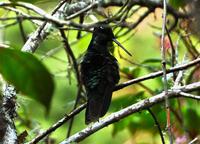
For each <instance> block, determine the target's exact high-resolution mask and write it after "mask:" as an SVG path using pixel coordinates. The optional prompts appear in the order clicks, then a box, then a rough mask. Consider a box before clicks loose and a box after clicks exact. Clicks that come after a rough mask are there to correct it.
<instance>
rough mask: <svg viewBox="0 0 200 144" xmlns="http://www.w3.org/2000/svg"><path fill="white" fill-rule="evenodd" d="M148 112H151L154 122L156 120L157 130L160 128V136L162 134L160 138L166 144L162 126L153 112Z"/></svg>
mask: <svg viewBox="0 0 200 144" xmlns="http://www.w3.org/2000/svg"><path fill="white" fill-rule="evenodd" d="M147 110H148V111H149V113H150V114H151V116H152V117H153V120H154V122H155V124H156V126H157V128H158V131H159V134H160V138H161V141H162V144H165V139H164V136H163V133H162V129H161V127H160V124H159V122H158V120H157V118H156V116H155V114H154V113H153V111H152V110H151V109H150V108H148V109H147Z"/></svg>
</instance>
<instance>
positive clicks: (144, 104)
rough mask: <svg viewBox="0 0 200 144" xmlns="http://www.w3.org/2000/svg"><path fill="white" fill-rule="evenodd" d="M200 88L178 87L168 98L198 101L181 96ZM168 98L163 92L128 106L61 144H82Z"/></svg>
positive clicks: (195, 85)
mask: <svg viewBox="0 0 200 144" xmlns="http://www.w3.org/2000/svg"><path fill="white" fill-rule="evenodd" d="M199 88H200V82H196V83H193V84H189V85H185V86H181V87H178V88H176V89H171V90H169V91H168V93H167V96H168V98H176V97H186V98H191V99H197V100H199V99H200V97H198V96H197V97H194V96H190V95H187V96H184V95H180V92H191V91H194V90H196V89H199ZM165 97H166V93H165V92H162V93H160V94H158V95H155V96H153V97H151V98H148V99H144V100H141V101H140V102H137V103H135V104H133V105H131V106H128V107H126V108H124V109H122V110H120V111H118V112H115V113H112V114H110V115H109V116H107V117H105V118H103V119H101V120H100V121H99V122H95V123H94V124H92V125H90V126H88V127H87V128H85V129H83V130H81V131H80V132H78V133H76V134H74V135H72V136H71V137H69V138H68V139H66V140H64V141H63V142H61V144H69V143H72V142H80V141H81V140H83V139H85V138H86V137H88V136H90V135H91V134H93V133H94V132H96V131H98V130H100V129H102V128H104V127H106V126H108V125H110V124H112V123H115V122H118V121H120V120H121V119H123V118H125V117H127V116H129V115H131V114H133V113H136V112H139V111H141V110H144V109H147V108H149V107H152V106H153V105H155V104H158V103H160V102H163V101H164V100H165Z"/></svg>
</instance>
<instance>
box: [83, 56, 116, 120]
mask: <svg viewBox="0 0 200 144" xmlns="http://www.w3.org/2000/svg"><path fill="white" fill-rule="evenodd" d="M81 76H82V81H83V84H84V85H85V88H86V91H87V97H88V104H87V107H86V124H88V123H90V122H93V121H97V120H98V119H99V118H100V117H102V116H104V115H105V114H106V112H107V110H108V108H109V105H110V102H111V97H112V92H113V89H114V87H115V84H116V83H118V81H119V72H118V64H117V60H116V59H115V58H114V57H113V56H112V55H110V54H109V55H100V54H92V53H87V54H86V55H85V57H84V60H83V62H82V63H81Z"/></svg>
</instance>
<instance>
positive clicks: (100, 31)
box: [92, 25, 131, 56]
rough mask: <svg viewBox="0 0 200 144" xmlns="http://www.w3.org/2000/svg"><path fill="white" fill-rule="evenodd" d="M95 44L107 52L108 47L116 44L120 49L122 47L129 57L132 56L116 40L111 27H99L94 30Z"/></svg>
mask: <svg viewBox="0 0 200 144" xmlns="http://www.w3.org/2000/svg"><path fill="white" fill-rule="evenodd" d="M92 39H93V41H92V42H93V44H94V45H95V44H97V45H101V50H103V51H106V50H107V46H108V45H109V44H110V43H112V42H115V43H116V44H117V45H118V46H119V47H121V48H122V49H123V50H124V51H125V52H126V53H127V54H128V55H130V56H131V54H130V53H129V52H128V51H127V50H126V49H125V48H124V47H123V46H122V45H121V44H120V43H119V42H118V41H117V40H116V38H115V36H114V34H113V31H112V28H111V27H110V26H109V25H102V26H97V27H95V28H94V31H93V36H92Z"/></svg>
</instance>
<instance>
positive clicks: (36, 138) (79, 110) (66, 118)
mask: <svg viewBox="0 0 200 144" xmlns="http://www.w3.org/2000/svg"><path fill="white" fill-rule="evenodd" d="M85 107H86V103H85V104H82V105H81V106H79V107H78V108H76V109H75V110H73V111H72V112H70V113H69V114H67V115H65V116H64V117H63V118H62V119H60V120H59V121H58V122H56V123H55V124H53V125H52V126H51V127H50V128H48V129H47V130H46V131H44V132H42V133H40V134H39V135H38V136H36V137H35V138H34V139H32V140H31V141H30V142H29V144H35V143H37V142H39V141H40V140H41V139H43V138H44V137H46V136H47V135H49V134H50V133H52V132H53V131H55V130H56V129H57V128H59V127H60V126H62V125H63V124H64V123H65V122H67V121H68V120H69V119H71V118H72V117H73V116H75V115H77V114H78V113H80V112H81V111H82V110H83V109H84V108H85Z"/></svg>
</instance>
